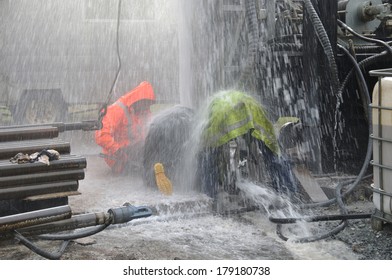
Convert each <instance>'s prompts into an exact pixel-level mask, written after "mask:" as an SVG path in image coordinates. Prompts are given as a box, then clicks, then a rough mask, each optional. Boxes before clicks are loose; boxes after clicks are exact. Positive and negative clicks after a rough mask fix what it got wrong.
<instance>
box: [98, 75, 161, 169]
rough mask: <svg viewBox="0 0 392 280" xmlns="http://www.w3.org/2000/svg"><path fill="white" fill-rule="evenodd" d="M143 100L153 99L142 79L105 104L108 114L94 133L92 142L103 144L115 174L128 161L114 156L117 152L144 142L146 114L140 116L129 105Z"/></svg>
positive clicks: (148, 84) (146, 83)
mask: <svg viewBox="0 0 392 280" xmlns="http://www.w3.org/2000/svg"><path fill="white" fill-rule="evenodd" d="M143 99H147V100H152V101H154V100H155V95H154V91H153V88H152V86H151V84H150V83H148V82H142V83H141V84H140V85H138V86H137V87H136V88H135V89H133V90H131V91H130V92H128V93H126V94H125V95H123V96H122V97H120V98H119V99H118V100H117V101H116V102H115V103H113V104H112V105H110V106H108V108H107V113H106V115H105V116H104V118H103V119H102V129H101V130H98V131H96V132H95V142H96V143H97V144H98V145H99V146H101V147H102V152H103V154H104V155H105V161H106V163H107V164H108V165H109V166H110V167H112V169H113V168H114V167H115V168H116V170H113V171H115V172H116V173H120V172H121V171H122V170H123V168H124V167H125V164H126V162H127V160H128V158H127V157H126V155H124V154H123V155H121V157H122V158H115V157H113V156H114V155H115V154H116V152H117V151H118V150H119V149H122V148H125V147H129V146H132V145H134V144H136V143H139V142H140V141H144V138H145V136H146V135H145V125H146V123H145V121H146V117H145V115H144V116H143V117H142V116H139V115H137V114H136V113H135V111H134V110H133V108H132V107H130V106H131V105H133V104H135V103H136V102H137V101H140V100H143ZM129 122H131V123H129Z"/></svg>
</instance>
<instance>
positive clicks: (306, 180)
mask: <svg viewBox="0 0 392 280" xmlns="http://www.w3.org/2000/svg"><path fill="white" fill-rule="evenodd" d="M293 171H294V174H295V176H296V177H297V179H298V180H299V181H300V183H301V185H302V187H303V188H304V190H305V191H306V193H307V194H308V195H309V197H310V199H311V200H312V201H313V202H322V201H327V200H328V197H327V195H326V194H325V193H324V191H323V190H322V189H321V187H320V185H319V184H318V182H317V181H316V180H315V179H314V178H313V176H312V175H311V174H310V172H309V170H308V169H307V168H306V167H305V166H302V165H297V166H295V167H294V168H293Z"/></svg>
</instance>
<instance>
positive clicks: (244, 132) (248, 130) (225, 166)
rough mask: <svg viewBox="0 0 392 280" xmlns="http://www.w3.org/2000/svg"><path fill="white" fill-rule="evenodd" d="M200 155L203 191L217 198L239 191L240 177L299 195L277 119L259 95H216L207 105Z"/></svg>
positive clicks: (221, 93)
mask: <svg viewBox="0 0 392 280" xmlns="http://www.w3.org/2000/svg"><path fill="white" fill-rule="evenodd" d="M201 146H202V150H201V152H200V154H199V159H198V163H199V164H198V176H197V178H199V180H200V182H199V185H200V186H201V189H202V190H203V191H204V192H205V193H206V194H208V195H209V196H211V197H213V198H214V197H216V195H217V193H218V192H220V191H225V192H228V193H231V194H236V193H238V188H237V186H236V184H237V181H238V180H239V179H240V178H238V177H242V178H247V179H249V180H251V181H253V182H255V183H257V184H262V185H266V186H270V187H272V188H273V189H275V190H276V191H278V192H280V193H285V194H289V195H292V194H295V193H296V191H297V183H296V179H295V177H294V175H293V173H292V171H291V168H290V166H289V164H288V162H287V161H285V160H283V159H282V157H281V155H280V150H279V145H278V140H277V137H276V135H275V129H274V125H273V123H272V122H271V121H270V120H269V118H268V116H267V112H266V110H265V109H264V108H263V107H262V106H261V104H260V103H258V102H257V101H256V100H255V99H254V98H253V97H251V96H250V95H247V94H245V93H243V92H240V91H225V92H220V93H218V94H216V95H214V96H213V97H212V99H211V101H210V102H209V106H208V109H207V121H206V124H205V126H204V128H203V131H202V139H201Z"/></svg>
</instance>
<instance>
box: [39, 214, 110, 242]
mask: <svg viewBox="0 0 392 280" xmlns="http://www.w3.org/2000/svg"><path fill="white" fill-rule="evenodd" d="M110 224H111V219H110V220H109V221H107V222H106V223H105V224H103V225H100V226H96V227H94V228H92V229H85V230H80V231H78V232H75V233H69V234H42V235H38V238H40V239H44V240H74V239H79V238H84V237H87V236H91V235H94V234H97V233H99V232H101V231H103V230H104V229H106V228H107V227H108V226H109V225H110Z"/></svg>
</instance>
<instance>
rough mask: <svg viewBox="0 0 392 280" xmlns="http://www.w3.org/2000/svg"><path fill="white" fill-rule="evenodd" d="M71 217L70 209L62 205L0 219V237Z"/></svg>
mask: <svg viewBox="0 0 392 280" xmlns="http://www.w3.org/2000/svg"><path fill="white" fill-rule="evenodd" d="M71 215H72V211H71V207H69V205H64V206H58V207H53V208H47V209H43V210H36V211H31V212H26V213H21V214H16V215H10V216H5V217H0V236H1V234H2V233H6V232H11V231H13V230H15V229H20V228H25V227H29V226H34V225H40V224H45V223H50V222H55V221H59V220H64V219H69V218H70V217H71Z"/></svg>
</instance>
